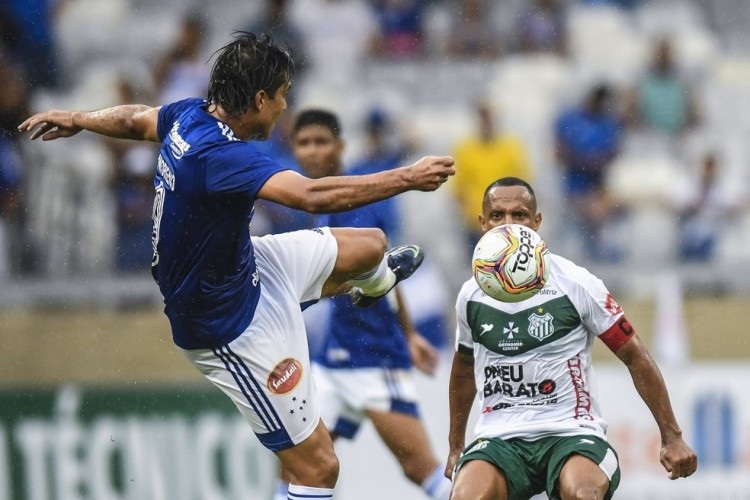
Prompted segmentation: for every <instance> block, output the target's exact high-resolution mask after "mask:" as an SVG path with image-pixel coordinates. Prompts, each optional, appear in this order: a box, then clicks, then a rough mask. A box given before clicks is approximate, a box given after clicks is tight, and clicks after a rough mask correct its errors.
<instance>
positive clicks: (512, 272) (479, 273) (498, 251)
mask: <svg viewBox="0 0 750 500" xmlns="http://www.w3.org/2000/svg"><path fill="white" fill-rule="evenodd" d="M472 273H473V274H474V279H475V280H476V281H477V284H478V285H479V288H481V289H482V291H483V292H484V293H486V294H487V295H489V296H490V297H492V298H493V299H497V300H500V301H502V302H520V301H522V300H526V299H528V298H529V297H533V296H534V295H536V294H537V293H538V292H539V290H541V289H542V288H543V287H544V284H545V283H546V282H547V277H548V276H549V250H547V244H546V243H544V240H542V237H541V236H539V234H537V232H536V231H534V230H533V229H531V228H528V227H526V226H522V225H520V224H505V225H502V226H497V227H494V228H492V229H490V230H489V231H487V232H486V233H485V234H484V235H483V236H482V237H481V238H480V239H479V242H478V243H477V246H476V247H475V248H474V255H473V257H472Z"/></svg>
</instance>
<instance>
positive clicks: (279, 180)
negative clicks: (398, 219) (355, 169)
mask: <svg viewBox="0 0 750 500" xmlns="http://www.w3.org/2000/svg"><path fill="white" fill-rule="evenodd" d="M455 172H456V171H455V169H454V168H453V158H451V157H449V156H425V157H424V158H422V159H420V160H419V161H417V162H416V163H413V164H411V165H408V166H405V167H399V168H394V169H392V170H385V171H383V172H378V173H375V174H369V175H342V176H332V177H323V178H320V179H310V178H308V177H305V176H303V175H300V174H298V173H296V172H294V171H292V170H284V171H282V172H279V173H277V174H275V175H273V176H271V178H270V179H268V180H267V181H266V183H265V184H264V185H263V187H262V188H261V190H260V191H259V192H258V197H259V198H262V199H264V200H269V201H273V202H276V203H280V204H282V205H285V206H287V207H290V208H297V209H300V210H304V211H306V212H310V213H330V212H341V211H344V210H351V209H353V208H357V207H361V206H363V205H367V204H368V203H373V202H376V201H380V200H384V199H386V198H390V197H392V196H396V195H398V194H401V193H404V192H406V191H434V190H436V189H437V188H439V187H440V186H442V185H443V183H445V181H446V180H448V177H450V176H451V175H453V174H455Z"/></svg>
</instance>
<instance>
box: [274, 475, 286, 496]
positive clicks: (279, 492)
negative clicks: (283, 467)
mask: <svg viewBox="0 0 750 500" xmlns="http://www.w3.org/2000/svg"><path fill="white" fill-rule="evenodd" d="M288 489H289V483H287V482H286V481H282V480H281V479H279V480H278V481H276V490H275V491H274V492H273V500H287V498H288V497H287V490H288Z"/></svg>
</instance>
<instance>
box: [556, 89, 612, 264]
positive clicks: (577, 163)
mask: <svg viewBox="0 0 750 500" xmlns="http://www.w3.org/2000/svg"><path fill="white" fill-rule="evenodd" d="M613 98H614V92H613V90H612V89H611V88H610V87H609V86H608V85H606V84H598V85H596V86H594V87H593V88H592V89H591V90H590V91H589V92H588V93H587V95H586V98H585V101H584V103H583V105H581V106H574V107H572V108H570V109H567V110H565V111H563V112H562V113H561V114H560V116H559V117H558V118H557V119H556V122H555V147H556V153H557V158H558V161H559V163H560V166H561V167H562V169H563V186H564V189H565V192H564V198H565V202H566V204H567V210H566V214H568V215H569V220H571V222H573V224H574V225H575V228H574V229H575V230H574V231H573V232H572V233H569V234H570V235H571V236H572V237H573V238H574V239H575V240H576V241H578V242H580V243H582V244H583V250H584V252H586V254H587V255H586V257H588V258H590V259H592V260H602V261H610V262H614V261H617V260H619V259H620V258H621V257H622V251H621V249H619V248H617V247H614V246H613V241H609V240H608V239H607V238H605V237H604V232H605V229H606V228H607V226H608V225H610V224H613V223H615V222H616V221H617V220H618V217H619V216H620V215H622V210H620V208H619V207H618V205H617V202H616V201H615V200H614V199H613V197H612V196H611V195H610V193H609V192H608V191H607V189H606V186H605V181H606V177H607V175H608V172H609V169H610V166H611V165H612V162H613V160H614V159H615V158H616V157H617V155H618V153H619V148H620V143H621V136H622V134H621V125H620V121H619V117H618V116H617V113H615V112H614V110H613V105H614V99H613Z"/></svg>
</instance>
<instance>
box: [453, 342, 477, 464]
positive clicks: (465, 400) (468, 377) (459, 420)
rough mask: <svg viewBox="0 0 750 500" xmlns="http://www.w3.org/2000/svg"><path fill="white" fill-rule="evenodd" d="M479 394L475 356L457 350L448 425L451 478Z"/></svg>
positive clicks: (454, 358) (464, 444)
mask: <svg viewBox="0 0 750 500" xmlns="http://www.w3.org/2000/svg"><path fill="white" fill-rule="evenodd" d="M476 395H477V388H476V385H475V384H474V357H473V356H471V355H469V354H463V353H461V352H456V354H455V355H454V356H453V366H452V367H451V376H450V382H449V384H448V406H449V409H450V424H449V426H448V449H449V451H448V461H447V463H446V465H445V476H446V477H447V478H449V479H451V475H452V474H453V468H454V467H455V466H456V462H457V461H458V457H459V455H461V452H462V451H463V450H464V447H465V446H466V426H467V425H468V423H469V415H470V414H471V404H472V403H473V402H474V398H475V397H476Z"/></svg>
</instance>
